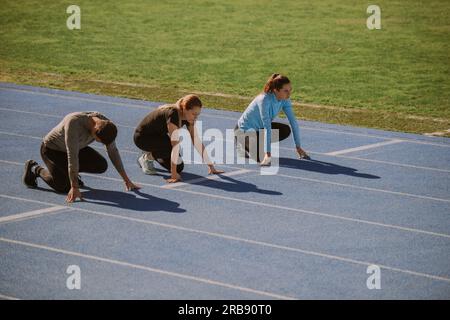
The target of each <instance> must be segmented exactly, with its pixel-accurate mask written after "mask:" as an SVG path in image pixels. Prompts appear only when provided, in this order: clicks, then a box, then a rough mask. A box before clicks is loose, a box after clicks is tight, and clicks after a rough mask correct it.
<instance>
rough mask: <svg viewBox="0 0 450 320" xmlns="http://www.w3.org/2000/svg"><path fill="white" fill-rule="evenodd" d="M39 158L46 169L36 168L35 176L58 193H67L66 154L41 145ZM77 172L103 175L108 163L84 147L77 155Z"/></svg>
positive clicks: (68, 185)
mask: <svg viewBox="0 0 450 320" xmlns="http://www.w3.org/2000/svg"><path fill="white" fill-rule="evenodd" d="M41 157H42V160H44V162H45V164H46V166H47V169H45V168H44V167H41V166H38V167H37V168H36V174H37V175H38V176H39V177H41V178H42V180H44V181H45V183H47V184H48V185H49V186H50V187H52V188H53V189H54V190H56V191H58V192H63V193H67V192H69V190H70V188H71V185H70V178H69V172H68V164H67V153H66V152H62V151H57V150H53V149H50V148H47V147H46V146H45V145H44V143H42V144H41ZM78 159H79V164H78V166H79V169H78V171H79V172H89V173H103V172H105V171H106V169H108V162H107V161H106V159H105V158H103V157H102V156H101V155H100V154H99V153H98V152H97V151H95V150H94V149H92V148H91V147H85V148H83V149H81V150H80V151H79V153H78Z"/></svg>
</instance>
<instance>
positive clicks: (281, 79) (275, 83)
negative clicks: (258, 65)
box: [264, 73, 291, 93]
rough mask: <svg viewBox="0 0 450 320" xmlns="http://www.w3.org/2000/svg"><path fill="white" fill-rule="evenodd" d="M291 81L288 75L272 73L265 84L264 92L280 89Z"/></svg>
mask: <svg viewBox="0 0 450 320" xmlns="http://www.w3.org/2000/svg"><path fill="white" fill-rule="evenodd" d="M288 83H291V81H290V80H289V79H288V77H286V76H283V75H281V74H279V73H274V74H272V75H271V76H270V77H269V79H268V80H267V82H266V84H265V85H264V92H265V93H269V92H273V90H275V89H276V90H280V89H281V88H282V87H283V86H284V85H285V84H288Z"/></svg>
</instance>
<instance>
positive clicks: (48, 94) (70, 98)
mask: <svg viewBox="0 0 450 320" xmlns="http://www.w3.org/2000/svg"><path fill="white" fill-rule="evenodd" d="M0 90H4V91H16V92H24V93H29V94H34V95H43V96H47V97H58V98H63V99H68V100H75V101H88V102H95V103H100V104H106V105H110V106H115V107H130V108H135V109H144V110H147V112H149V111H151V110H153V109H156V108H157V107H156V106H146V105H140V104H133V103H126V102H123V103H122V102H113V101H104V100H99V99H92V98H84V97H76V96H66V95H62V94H57V93H45V92H36V91H29V90H22V89H11V88H2V87H0ZM160 104H161V105H162V104H164V103H160ZM202 117H210V118H220V119H229V120H235V121H237V118H232V117H227V116H223V117H222V116H220V117H218V116H215V115H211V114H204V113H203V114H202Z"/></svg>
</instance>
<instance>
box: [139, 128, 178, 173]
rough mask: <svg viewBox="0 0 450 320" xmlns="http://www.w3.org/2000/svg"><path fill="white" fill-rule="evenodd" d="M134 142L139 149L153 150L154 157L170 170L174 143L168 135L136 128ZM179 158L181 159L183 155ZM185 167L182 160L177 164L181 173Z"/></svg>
mask: <svg viewBox="0 0 450 320" xmlns="http://www.w3.org/2000/svg"><path fill="white" fill-rule="evenodd" d="M134 143H135V144H136V146H137V147H138V148H139V149H141V150H143V151H146V152H151V153H152V156H153V158H155V160H156V161H157V162H158V163H159V164H160V165H161V166H163V167H164V168H166V169H167V170H168V171H169V172H170V170H171V154H172V143H171V141H170V137H169V136H168V135H157V134H148V133H147V134H146V133H142V132H141V131H139V130H136V131H135V132H134ZM179 160H181V155H180V156H179ZM183 169H184V163H183V161H181V162H180V163H179V164H178V165H177V172H178V173H180V172H181V171H183Z"/></svg>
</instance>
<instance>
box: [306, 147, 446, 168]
mask: <svg viewBox="0 0 450 320" xmlns="http://www.w3.org/2000/svg"><path fill="white" fill-rule="evenodd" d="M310 153H311V154H319V155H325V154H324V153H317V152H310ZM335 157H336V158H343V159H352V160H358V161H366V162H373V163H382V164H386V165H390V166H398V167H403V168H412V169H421V170H430V171H437V172H445V173H450V170H446V169H439V168H432V167H422V166H416V165H412V164H405V163H398V162H392V161H384V160H376V159H364V158H360V157H352V156H335Z"/></svg>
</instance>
